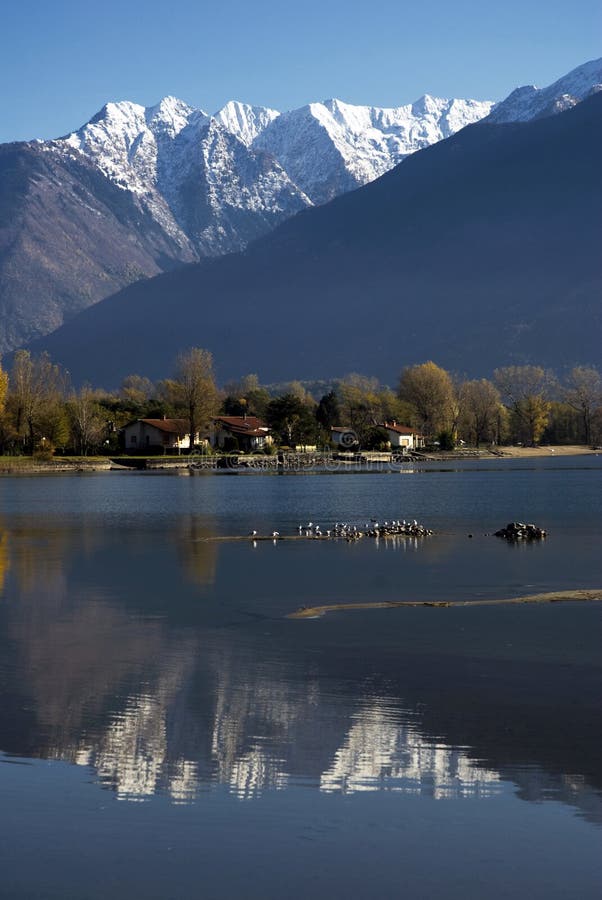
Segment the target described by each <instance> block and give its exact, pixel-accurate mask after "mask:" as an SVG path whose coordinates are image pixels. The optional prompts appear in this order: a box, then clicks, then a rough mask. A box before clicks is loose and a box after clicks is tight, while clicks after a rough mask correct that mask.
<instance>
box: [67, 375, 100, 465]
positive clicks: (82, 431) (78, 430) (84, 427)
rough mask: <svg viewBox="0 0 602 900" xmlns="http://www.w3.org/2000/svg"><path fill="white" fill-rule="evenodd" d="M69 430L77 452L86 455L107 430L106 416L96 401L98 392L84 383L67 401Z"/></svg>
mask: <svg viewBox="0 0 602 900" xmlns="http://www.w3.org/2000/svg"><path fill="white" fill-rule="evenodd" d="M68 411H69V418H70V421H71V432H72V436H73V442H74V444H75V448H76V450H77V452H78V453H79V454H80V455H81V456H87V455H88V453H89V451H90V450H91V449H92V448H93V447H95V446H98V444H100V443H101V441H102V439H103V437H104V436H105V434H106V430H107V421H106V417H105V416H104V415H103V414H102V411H101V408H100V405H99V403H98V393H97V392H96V391H94V390H92V388H91V387H90V385H88V384H85V385H84V386H83V387H82V388H81V389H80V390H79V391H77V392H75V393H73V394H72V395H71V398H70V400H69V403H68Z"/></svg>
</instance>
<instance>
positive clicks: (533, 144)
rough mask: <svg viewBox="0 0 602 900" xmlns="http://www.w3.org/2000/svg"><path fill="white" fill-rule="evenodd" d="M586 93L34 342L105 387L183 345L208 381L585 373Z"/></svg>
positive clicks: (588, 272) (409, 163)
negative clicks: (513, 368)
mask: <svg viewBox="0 0 602 900" xmlns="http://www.w3.org/2000/svg"><path fill="white" fill-rule="evenodd" d="M601 152H602V95H599V94H598V95H595V96H593V97H591V98H589V99H588V100H586V101H584V102H583V103H581V104H579V105H578V106H577V107H575V108H574V109H571V110H568V111H567V112H565V113H562V114H561V115H558V116H556V117H553V118H549V119H542V120H538V121H533V122H529V123H524V124H507V125H491V124H486V123H481V124H478V125H473V126H470V127H469V128H466V129H464V130H463V131H461V132H459V133H458V134H457V135H455V136H454V137H452V138H450V139H448V140H447V141H444V142H442V143H440V144H437V145H435V146H433V147H431V148H428V149H427V150H423V151H421V152H419V153H417V154H415V155H414V156H412V157H410V158H409V159H408V160H406V161H405V162H404V163H403V164H402V165H400V166H399V167H398V168H397V169H394V170H393V171H392V172H390V173H388V174H387V175H385V176H383V177H382V178H381V179H379V180H378V181H376V182H373V183H372V184H370V185H367V186H366V187H364V188H362V189H360V190H358V191H355V192H353V193H350V194H347V195H344V196H343V197H340V198H339V199H337V200H335V201H333V202H332V203H330V204H328V205H327V206H325V207H320V208H317V209H312V210H307V211H304V212H302V213H300V214H298V215H297V216H295V217H294V218H293V219H291V220H289V221H288V222H286V223H285V224H284V225H282V226H280V228H278V229H277V230H276V231H275V232H273V233H272V234H271V235H269V236H268V237H266V238H263V239H261V240H260V241H257V242H255V243H254V244H253V245H251V246H250V247H249V249H248V250H247V251H246V252H245V253H243V254H237V255H233V256H229V257H225V258H223V259H220V260H217V261H215V262H214V263H211V264H210V265H205V266H203V267H199V266H189V267H185V268H183V269H181V270H178V271H176V272H172V273H168V274H166V275H162V276H159V277H158V278H155V279H152V280H151V281H147V282H144V283H140V284H136V285H133V286H132V287H130V288H128V289H126V290H125V291H122V292H120V293H119V294H117V295H115V296H114V297H111V298H109V299H107V300H105V301H103V302H102V303H100V304H98V305H97V306H96V307H94V308H93V309H90V310H87V311H86V312H85V313H83V314H82V315H80V316H78V317H77V319H75V320H73V321H72V322H70V323H68V324H67V325H66V326H64V327H63V328H61V329H60V330H59V331H57V332H56V333H55V334H53V335H51V336H50V337H48V338H46V339H44V340H43V341H41V342H39V343H38V344H37V345H36V346H35V349H42V348H44V349H47V350H48V351H49V352H50V353H51V354H52V356H53V358H55V359H56V360H57V361H60V362H62V363H64V364H65V365H66V366H67V367H68V368H69V369H70V371H71V372H72V373H74V375H75V376H76V377H78V378H81V379H84V378H88V379H91V380H93V381H95V382H102V383H104V384H105V385H113V384H115V383H116V382H118V381H119V379H120V378H121V376H122V375H124V374H126V373H128V372H133V371H138V372H141V373H143V374H146V375H149V376H151V377H156V376H162V375H165V374H167V373H168V372H169V371H170V368H171V362H172V359H173V357H174V355H175V354H176V353H177V351H178V350H179V349H180V348H182V347H186V346H190V345H191V344H196V345H200V346H204V347H207V348H209V349H211V350H212V351H213V353H214V354H215V357H216V361H217V363H218V370H219V371H220V374H222V375H223V376H233V375H237V374H240V373H242V372H247V371H257V372H259V374H260V375H261V377H262V378H264V379H266V380H276V379H285V378H288V377H293V376H295V377H308V378H309V377H319V376H331V375H336V374H341V373H343V372H345V371H349V370H360V371H365V372H371V373H375V374H377V375H379V376H381V377H383V378H385V379H387V380H392V379H394V378H395V376H396V374H397V372H398V371H399V369H400V367H401V366H403V365H406V364H408V363H413V362H416V361H420V360H424V359H425V358H433V359H435V360H437V361H438V362H439V363H440V364H442V365H445V366H448V367H452V368H454V369H457V370H460V371H462V372H467V373H470V374H484V373H489V372H490V371H491V369H492V368H493V367H495V366H496V365H500V364H506V363H511V362H516V363H522V362H531V361H536V362H541V363H542V364H545V365H551V366H554V367H556V368H559V367H561V366H563V365H573V364H575V363H577V362H591V363H596V364H600V362H602V350H601V347H602V343H601V341H600V338H601V336H602V327H601V326H602V315H601V313H602V304H601V302H600V300H601V288H602V260H601V256H600V243H601V238H602V221H601V215H600V210H601V209H602V178H601V176H600V158H601Z"/></svg>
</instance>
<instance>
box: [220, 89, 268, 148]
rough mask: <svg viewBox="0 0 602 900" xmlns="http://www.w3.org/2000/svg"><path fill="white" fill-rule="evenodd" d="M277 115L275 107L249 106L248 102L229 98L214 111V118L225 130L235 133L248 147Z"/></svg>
mask: <svg viewBox="0 0 602 900" xmlns="http://www.w3.org/2000/svg"><path fill="white" fill-rule="evenodd" d="M279 115H280V113H279V112H278V110H276V109H268V107H266V106H249V104H248V103H239V101H238V100H230V102H229V103H226V105H225V106H223V107H222V108H221V109H220V110H219V111H218V112H216V113H215V116H214V119H216V121H218V122H219V123H220V125H223V127H224V128H225V129H226V131H229V132H230V134H234V135H236V137H237V138H239V140H241V141H242V142H243V144H246V146H247V147H250V146H251V144H252V143H253V141H254V140H255V138H256V137H257V136H258V135H259V134H261V132H262V131H263V130H264V129H265V128H267V127H268V125H269V124H270V123H271V122H273V121H274V119H277V118H278V116H279Z"/></svg>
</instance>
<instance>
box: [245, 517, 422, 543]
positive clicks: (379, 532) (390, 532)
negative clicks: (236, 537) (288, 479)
mask: <svg viewBox="0 0 602 900" xmlns="http://www.w3.org/2000/svg"><path fill="white" fill-rule="evenodd" d="M432 533H433V532H432V530H431V529H430V528H426V527H425V526H424V525H421V524H419V522H417V521H416V519H413V520H412V521H411V522H406V520H405V519H393V520H392V521H391V522H389V521H385V522H378V521H377V520H376V519H371V521H370V522H366V523H365V524H364V525H363V527H362V526H358V525H350V524H349V523H348V522H335V524H334V525H333V526H332V528H328V529H325V530H322V528H321V526H320V525H317V524H314V522H308V523H307V524H306V525H298V526H297V537H300V538H326V539H328V538H331V539H332V538H336V539H343V540H346V541H358V540H360V539H361V538H364V537H372V538H387V537H397V536H399V535H407V536H408V537H426V536H427V535H429V534H432ZM258 536H259V535H258V533H257V531H251V533H250V534H249V537H250V538H257V537H258ZM270 537H272V538H273V539H274V540H278V538H279V537H280V532H279V531H272V533H271V535H270Z"/></svg>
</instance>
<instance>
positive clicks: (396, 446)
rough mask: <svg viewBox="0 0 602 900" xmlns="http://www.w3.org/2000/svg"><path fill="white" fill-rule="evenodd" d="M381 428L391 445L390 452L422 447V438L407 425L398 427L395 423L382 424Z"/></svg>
mask: <svg viewBox="0 0 602 900" xmlns="http://www.w3.org/2000/svg"><path fill="white" fill-rule="evenodd" d="M382 427H383V428H384V429H385V431H386V432H387V439H388V441H389V443H390V444H391V450H401V451H402V452H404V453H406V452H407V451H408V450H418V449H420V448H421V447H424V436H423V435H422V434H420V432H418V431H416V429H414V428H410V427H409V426H408V425H398V424H397V422H383V425H382Z"/></svg>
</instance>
